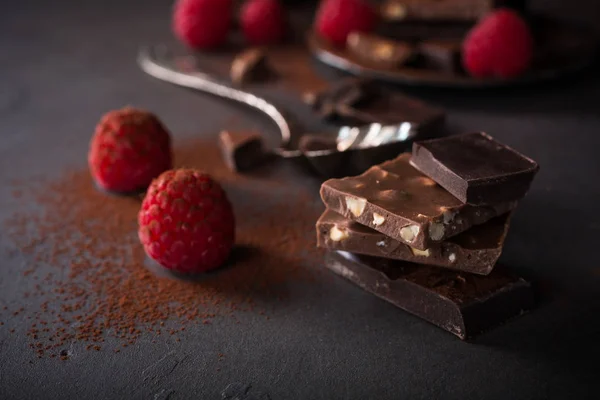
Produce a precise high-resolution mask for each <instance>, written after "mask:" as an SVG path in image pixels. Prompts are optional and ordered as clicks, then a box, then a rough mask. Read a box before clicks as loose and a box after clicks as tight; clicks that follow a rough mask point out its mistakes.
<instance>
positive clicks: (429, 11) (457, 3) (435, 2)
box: [380, 0, 526, 21]
mask: <svg viewBox="0 0 600 400" xmlns="http://www.w3.org/2000/svg"><path fill="white" fill-rule="evenodd" d="M525 3H526V0H386V1H384V2H383V4H382V5H381V8H380V10H381V11H380V12H381V15H382V16H383V18H384V19H385V20H389V21H420V20H422V21H476V20H478V19H479V18H481V17H483V16H485V15H486V14H488V13H489V12H491V11H492V10H493V9H494V8H498V7H512V8H515V9H518V10H520V11H521V10H524V8H525Z"/></svg>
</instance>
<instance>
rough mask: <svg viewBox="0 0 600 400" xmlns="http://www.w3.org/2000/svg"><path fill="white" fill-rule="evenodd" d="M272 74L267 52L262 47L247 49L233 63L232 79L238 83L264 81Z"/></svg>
mask: <svg viewBox="0 0 600 400" xmlns="http://www.w3.org/2000/svg"><path fill="white" fill-rule="evenodd" d="M271 74H272V71H271V69H270V67H269V64H268V62H267V54H266V52H265V51H264V50H263V49H261V48H251V49H248V50H245V51H243V52H242V53H240V54H239V55H238V56H237V57H236V58H235V59H234V60H233V62H232V63H231V71H230V75H231V80H232V81H233V82H234V83H236V84H238V85H240V84H245V83H249V82H259V81H263V80H265V79H267V78H268V77H269V76H270V75H271Z"/></svg>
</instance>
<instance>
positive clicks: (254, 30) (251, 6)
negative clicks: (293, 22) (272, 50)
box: [240, 0, 287, 45]
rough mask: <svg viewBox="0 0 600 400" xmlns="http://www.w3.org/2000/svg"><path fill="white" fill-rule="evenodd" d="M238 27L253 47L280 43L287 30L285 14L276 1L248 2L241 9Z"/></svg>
mask: <svg viewBox="0 0 600 400" xmlns="http://www.w3.org/2000/svg"><path fill="white" fill-rule="evenodd" d="M240 25H241V27H242V31H243V32H244V37H245V38H246V40H247V41H248V42H249V43H251V44H253V45H266V44H273V43H277V42H280V41H281V40H282V39H283V37H284V36H285V34H286V30H287V20H286V16H285V12H284V10H283V7H281V4H280V3H279V1H278V0H249V1H248V2H246V3H245V4H244V6H243V7H242V9H241V13H240Z"/></svg>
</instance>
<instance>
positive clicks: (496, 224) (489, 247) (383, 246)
mask: <svg viewBox="0 0 600 400" xmlns="http://www.w3.org/2000/svg"><path fill="white" fill-rule="evenodd" d="M381 219H382V217H381V216H379V215H376V216H374V219H373V223H374V224H376V223H379V222H381ZM509 225H510V214H505V215H502V216H500V217H497V218H494V219H492V220H490V221H488V222H486V223H485V224H482V225H478V226H476V227H473V228H471V229H469V230H468V231H466V232H463V233H461V234H460V235H456V236H454V237H452V238H450V239H448V240H446V241H444V242H442V243H439V244H433V245H432V246H431V247H429V248H428V249H427V250H418V249H415V248H413V247H410V246H409V245H407V244H404V243H402V242H399V241H398V240H395V239H392V238H390V237H388V236H385V235H384V234H382V233H380V232H377V231H376V230H373V229H371V228H369V227H366V226H364V225H361V224H359V223H357V222H354V221H352V220H349V219H347V218H344V217H342V216H341V215H339V214H338V213H336V212H334V211H331V210H326V211H325V212H324V213H323V215H321V218H319V220H318V221H317V245H318V246H319V247H321V248H326V249H329V250H335V251H348V252H350V253H355V254H364V255H368V256H375V257H383V258H389V259H395V260H402V261H409V262H414V263H419V264H425V265H434V266H437V267H442V268H448V269H453V270H457V271H463V272H469V273H473V274H478V275H488V274H489V273H490V272H492V270H493V268H494V266H495V265H496V262H497V261H498V258H499V257H500V254H501V253H502V248H503V246H504V239H505V238H506V234H507V232H508V227H509Z"/></svg>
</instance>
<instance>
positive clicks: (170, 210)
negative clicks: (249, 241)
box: [138, 169, 235, 273]
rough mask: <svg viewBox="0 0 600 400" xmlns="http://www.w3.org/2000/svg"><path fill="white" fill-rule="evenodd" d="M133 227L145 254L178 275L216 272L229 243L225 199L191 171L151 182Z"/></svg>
mask: <svg viewBox="0 0 600 400" xmlns="http://www.w3.org/2000/svg"><path fill="white" fill-rule="evenodd" d="M138 223H139V230H138V236H139V238H140V241H141V242H142V244H143V245H144V249H145V250H146V254H148V256H150V257H151V258H152V259H153V260H155V261H156V262H158V263H159V264H161V265H162V266H163V267H165V268H167V269H170V270H173V271H176V272H180V273H196V272H204V271H208V270H211V269H214V268H217V267H219V266H220V265H222V264H223V263H224V262H225V260H226V259H227V257H228V256H229V253H230V251H231V248H232V246H233V243H234V240H235V218H234V215H233V210H232V208H231V204H230V203H229V200H228V199H227V195H226V193H225V192H224V191H223V189H222V188H221V186H220V185H219V184H218V183H217V182H215V181H214V180H213V179H212V178H211V177H210V176H209V175H207V174H205V173H202V172H200V171H197V170H194V169H177V170H170V171H166V172H164V173H163V174H161V175H160V176H159V177H158V178H156V179H155V180H154V181H153V182H152V184H151V185H150V187H149V188H148V192H147V193H146V197H145V198H144V201H143V202H142V208H141V210H140V212H139V214H138Z"/></svg>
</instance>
